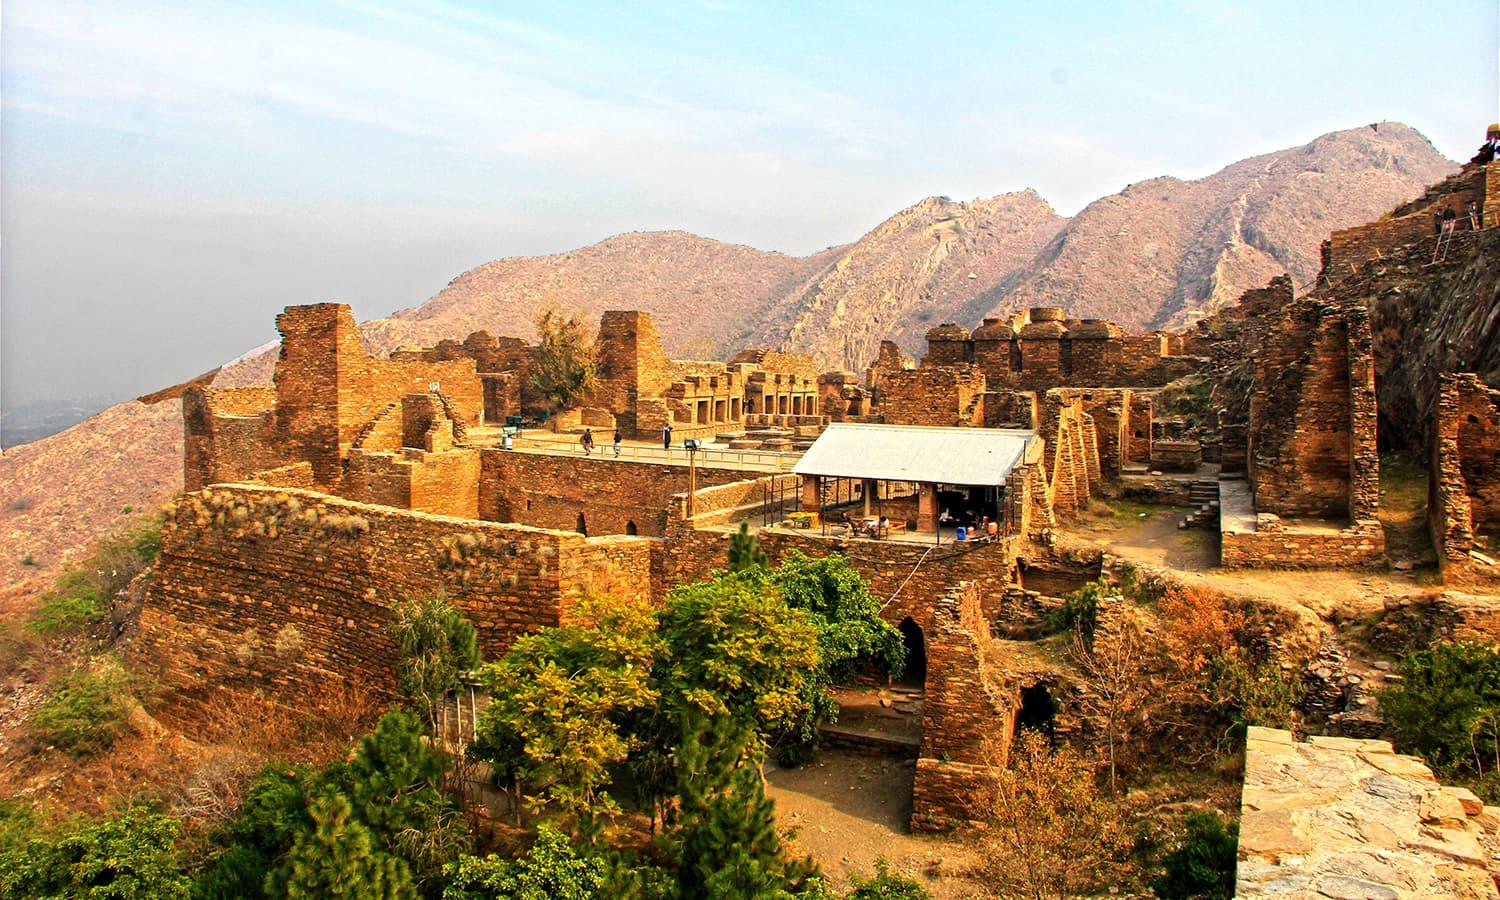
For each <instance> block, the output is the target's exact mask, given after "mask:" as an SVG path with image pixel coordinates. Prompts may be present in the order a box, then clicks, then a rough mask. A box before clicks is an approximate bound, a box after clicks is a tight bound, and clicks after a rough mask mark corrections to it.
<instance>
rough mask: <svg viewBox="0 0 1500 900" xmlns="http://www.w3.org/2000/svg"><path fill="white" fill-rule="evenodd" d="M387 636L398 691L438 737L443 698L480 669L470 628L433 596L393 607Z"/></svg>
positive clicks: (440, 597)
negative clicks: (391, 646)
mask: <svg viewBox="0 0 1500 900" xmlns="http://www.w3.org/2000/svg"><path fill="white" fill-rule="evenodd" d="M388 630H389V632H390V635H391V640H392V641H393V642H394V643H395V645H396V683H397V686H398V687H399V688H400V690H401V694H402V696H403V697H405V698H406V700H407V702H409V703H411V704H413V705H415V706H416V707H417V709H418V710H420V712H421V714H422V717H423V719H424V721H426V723H427V728H428V731H429V733H430V734H432V735H433V736H437V735H438V730H439V727H440V725H441V717H442V712H443V706H444V704H445V703H446V702H447V699H448V695H449V694H451V693H452V692H454V691H456V690H458V688H459V685H460V684H461V680H462V678H463V675H464V673H465V672H470V671H473V670H474V669H475V668H477V667H478V666H479V663H480V656H479V647H478V639H477V636H476V635H475V633H474V626H473V625H470V624H469V621H468V620H467V619H465V618H464V617H463V615H462V614H461V613H460V612H459V611H458V610H456V609H454V608H453V604H451V603H449V602H448V598H447V597H445V596H443V595H442V594H434V595H431V596H427V597H418V598H412V597H408V598H406V599H405V600H402V601H401V602H399V603H397V604H396V605H395V607H394V608H392V610H391V621H390V625H389V628H388Z"/></svg>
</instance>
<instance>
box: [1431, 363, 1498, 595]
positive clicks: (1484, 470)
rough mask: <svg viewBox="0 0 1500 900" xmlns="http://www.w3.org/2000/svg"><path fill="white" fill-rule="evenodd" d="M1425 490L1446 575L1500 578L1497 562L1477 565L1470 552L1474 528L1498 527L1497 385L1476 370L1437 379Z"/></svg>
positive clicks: (1436, 546) (1492, 530)
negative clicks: (1489, 381)
mask: <svg viewBox="0 0 1500 900" xmlns="http://www.w3.org/2000/svg"><path fill="white" fill-rule="evenodd" d="M1428 492H1429V493H1428V524H1429V528H1430V530H1431V532H1432V540H1433V546H1434V547H1435V548H1437V551H1438V562H1439V564H1440V566H1441V567H1442V569H1443V572H1444V575H1445V576H1450V575H1460V576H1462V575H1490V576H1493V577H1497V578H1500V571H1497V570H1496V569H1497V567H1496V566H1481V565H1477V564H1476V562H1475V560H1474V559H1473V558H1472V556H1471V551H1474V550H1475V549H1477V548H1476V542H1475V535H1476V532H1480V531H1489V532H1491V533H1495V532H1500V390H1495V389H1493V388H1490V387H1489V386H1488V385H1486V384H1485V383H1484V382H1482V381H1481V380H1480V379H1479V377H1478V376H1477V375H1473V374H1459V375H1444V376H1443V377H1442V379H1441V381H1440V386H1439V389H1438V396H1437V402H1436V403H1435V404H1434V417H1433V436H1432V470H1431V472H1430V473H1429V480H1428ZM1490 556H1491V558H1494V556H1493V554H1491V555H1490Z"/></svg>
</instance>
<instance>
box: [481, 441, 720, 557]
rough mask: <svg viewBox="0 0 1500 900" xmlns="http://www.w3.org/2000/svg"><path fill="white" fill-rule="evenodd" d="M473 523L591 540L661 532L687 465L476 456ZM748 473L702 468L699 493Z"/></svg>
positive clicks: (684, 485)
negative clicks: (581, 530) (584, 534)
mask: <svg viewBox="0 0 1500 900" xmlns="http://www.w3.org/2000/svg"><path fill="white" fill-rule="evenodd" d="M479 456H480V476H479V481H478V489H477V498H478V500H477V503H478V517H479V518H482V519H487V520H490V521H495V522H516V523H519V524H522V525H535V526H537V527H540V528H556V529H560V530H564V531H576V530H578V526H579V524H580V523H581V524H583V526H584V527H585V528H586V529H587V530H588V533H589V534H596V535H597V534H639V535H650V536H654V537H659V536H661V535H663V534H665V533H666V522H667V509H668V507H669V506H670V505H671V503H672V498H673V496H674V495H677V494H683V493H685V492H686V491H687V489H688V467H687V466H686V465H680V464H677V465H658V464H648V463H640V462H635V461H633V460H624V459H620V460H617V459H612V458H609V457H604V456H596V457H587V458H585V457H582V456H555V455H550V454H542V453H516V452H513V451H505V450H483V451H479ZM745 477H746V476H745V473H744V472H743V471H739V470H733V469H721V468H715V467H711V466H699V467H698V472H697V478H698V485H699V486H700V489H701V488H706V487H711V486H714V485H720V484H727V483H729V482H734V481H741V480H743V479H744V478H745Z"/></svg>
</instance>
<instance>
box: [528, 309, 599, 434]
mask: <svg viewBox="0 0 1500 900" xmlns="http://www.w3.org/2000/svg"><path fill="white" fill-rule="evenodd" d="M536 333H537V349H536V353H535V354H533V356H532V363H531V385H532V387H534V388H536V389H537V392H538V393H540V394H541V395H542V396H543V397H544V398H546V400H547V403H548V405H549V406H550V407H551V408H552V409H553V410H554V411H556V410H560V409H566V408H568V407H569V406H572V405H573V404H574V403H576V402H577V401H578V400H580V399H582V398H583V396H584V395H585V394H587V393H588V392H589V391H591V390H593V389H594V386H595V385H596V384H598V381H599V369H598V362H597V361H596V350H595V347H594V342H593V340H591V339H590V338H589V336H588V334H587V332H585V331H584V327H583V323H581V322H579V321H578V320H577V319H574V318H565V317H563V316H562V315H560V314H558V313H556V312H553V311H552V310H550V309H549V310H543V311H542V313H541V315H539V316H538V317H537V320H536Z"/></svg>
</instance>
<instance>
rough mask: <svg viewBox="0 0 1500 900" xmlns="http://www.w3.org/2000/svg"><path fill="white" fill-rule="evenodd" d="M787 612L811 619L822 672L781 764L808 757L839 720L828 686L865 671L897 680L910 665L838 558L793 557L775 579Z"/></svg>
mask: <svg viewBox="0 0 1500 900" xmlns="http://www.w3.org/2000/svg"><path fill="white" fill-rule="evenodd" d="M771 580H772V582H773V583H774V584H775V586H776V588H777V589H778V590H779V591H780V592H781V596H782V598H783V599H784V600H785V601H786V604H787V606H789V607H791V608H792V609H799V610H802V611H804V612H805V613H807V615H808V618H809V620H810V622H811V624H812V626H813V627H814V628H815V629H816V630H817V633H818V660H819V664H818V669H817V672H816V675H815V677H814V678H811V679H808V680H807V681H805V682H804V685H803V701H804V707H803V714H802V715H801V716H799V717H798V719H797V721H796V722H795V723H793V724H792V725H791V727H789V728H788V729H787V730H786V732H785V734H784V738H785V739H786V740H787V741H789V743H787V744H785V745H784V746H783V747H782V753H781V755H780V759H781V760H782V761H783V762H790V761H794V760H796V759H799V758H801V757H802V756H805V754H806V750H807V748H810V747H811V745H812V743H813V740H814V738H815V737H816V735H817V728H818V726H819V725H820V724H822V723H823V722H832V721H835V720H837V718H838V704H837V703H836V702H835V701H834V699H833V696H832V695H831V694H829V692H828V686H829V685H833V684H843V683H847V682H848V680H849V679H851V678H852V677H853V676H855V675H856V674H858V673H859V672H860V671H861V669H863V668H864V667H866V666H870V665H873V666H874V667H875V668H876V669H877V670H879V671H880V672H882V673H883V674H885V675H888V676H891V677H899V676H900V675H901V672H902V670H903V669H904V668H905V664H906V645H905V643H904V642H903V641H902V640H901V633H900V632H899V631H897V630H896V629H895V628H892V627H891V625H890V623H888V622H886V621H885V620H884V619H882V618H881V617H880V601H878V600H877V599H875V597H874V596H873V595H871V593H870V587H869V585H868V584H867V583H866V582H865V580H864V577H863V576H861V575H860V574H859V572H857V571H855V569H854V567H853V566H851V565H849V562H848V560H846V559H845V558H844V557H843V556H840V555H839V554H836V553H835V554H830V555H829V556H826V557H821V558H817V559H814V558H812V557H809V556H807V555H805V554H803V553H801V552H799V551H793V552H792V553H791V554H790V555H788V557H787V558H786V559H785V560H784V561H783V562H782V564H781V565H780V566H779V567H777V569H776V571H775V572H774V573H773V574H772V576H771Z"/></svg>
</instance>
